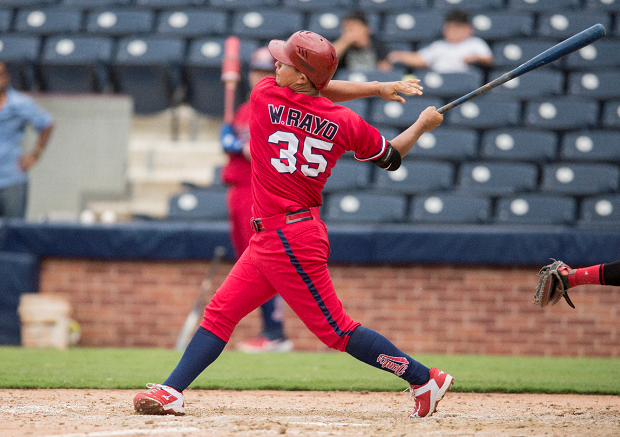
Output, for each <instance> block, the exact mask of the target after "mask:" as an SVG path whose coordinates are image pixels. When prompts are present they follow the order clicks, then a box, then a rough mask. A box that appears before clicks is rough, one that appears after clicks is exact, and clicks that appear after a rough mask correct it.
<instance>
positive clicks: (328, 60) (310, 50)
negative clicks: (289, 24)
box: [269, 30, 338, 90]
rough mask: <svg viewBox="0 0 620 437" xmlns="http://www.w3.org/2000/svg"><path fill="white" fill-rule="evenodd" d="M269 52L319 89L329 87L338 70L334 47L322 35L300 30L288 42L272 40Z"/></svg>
mask: <svg viewBox="0 0 620 437" xmlns="http://www.w3.org/2000/svg"><path fill="white" fill-rule="evenodd" d="M269 51H270V52H271V54H272V55H273V57H274V58H276V59H277V60H278V61H280V62H282V63H283V64H287V65H292V66H293V67H295V68H296V69H298V70H299V71H301V72H302V73H303V74H305V75H306V76H307V77H308V79H310V81H312V83H313V84H314V86H315V87H316V88H317V89H319V90H320V89H323V88H325V87H326V86H327V84H328V83H329V81H330V80H331V78H332V76H333V75H334V73H335V72H336V68H338V55H337V54H336V49H335V48H334V46H333V45H332V44H331V43H330V42H329V41H328V40H327V39H325V38H323V37H322V36H321V35H319V34H317V33H314V32H309V31H307V30H300V31H299V32H295V33H294V34H293V35H291V36H290V38H289V39H287V40H286V41H280V40H276V39H274V40H271V42H270V43H269Z"/></svg>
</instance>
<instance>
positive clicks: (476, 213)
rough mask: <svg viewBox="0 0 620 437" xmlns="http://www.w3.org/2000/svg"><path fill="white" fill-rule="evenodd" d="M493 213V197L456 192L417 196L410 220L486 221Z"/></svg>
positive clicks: (428, 221)
mask: <svg viewBox="0 0 620 437" xmlns="http://www.w3.org/2000/svg"><path fill="white" fill-rule="evenodd" d="M490 214H491V199H490V198H488V197H476V196H471V195H459V194H454V193H441V194H433V195H430V196H415V197H414V198H413V202H412V204H411V211H410V212H409V217H408V218H409V221H410V222H423V223H461V224H464V223H468V224H476V223H485V222H487V221H488V220H489V216H490Z"/></svg>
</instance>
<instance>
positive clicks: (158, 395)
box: [133, 383, 185, 416]
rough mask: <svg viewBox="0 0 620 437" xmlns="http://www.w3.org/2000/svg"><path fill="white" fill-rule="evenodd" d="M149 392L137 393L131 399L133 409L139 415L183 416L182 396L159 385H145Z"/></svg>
mask: <svg viewBox="0 0 620 437" xmlns="http://www.w3.org/2000/svg"><path fill="white" fill-rule="evenodd" d="M146 386H147V387H148V388H149V391H147V392H146V393H138V394H137V395H136V397H135V398H133V407H134V409H135V410H136V412H137V413H139V414H174V415H175V416H183V415H184V414H185V401H184V400H183V394H182V393H179V392H178V391H176V390H175V389H173V388H172V387H168V386H167V385H161V384H151V383H149V384H147V385H146Z"/></svg>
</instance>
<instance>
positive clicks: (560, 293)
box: [534, 258, 575, 308]
mask: <svg viewBox="0 0 620 437" xmlns="http://www.w3.org/2000/svg"><path fill="white" fill-rule="evenodd" d="M551 259H553V258H551ZM553 261H554V263H553V264H549V265H548V266H544V267H543V268H542V269H540V271H539V272H538V285H537V286H536V294H535V295H534V303H535V304H536V305H538V306H540V307H543V308H544V307H546V306H547V305H548V304H551V305H555V304H556V303H558V301H559V300H560V299H561V298H562V297H563V298H564V299H566V302H567V303H568V304H569V305H570V306H571V307H572V308H575V305H573V303H572V302H571V300H570V298H569V297H568V293H567V291H568V289H569V288H570V285H569V283H568V277H567V276H563V275H562V274H561V273H560V272H559V271H558V268H560V267H562V266H564V267H566V268H567V269H569V270H570V267H568V266H567V265H566V264H564V263H563V262H562V261H556V260H554V259H553Z"/></svg>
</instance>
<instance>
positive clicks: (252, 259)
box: [134, 31, 453, 417]
mask: <svg viewBox="0 0 620 437" xmlns="http://www.w3.org/2000/svg"><path fill="white" fill-rule="evenodd" d="M269 51H270V52H271V54H272V55H273V56H274V58H276V59H277V63H276V77H275V78H266V79H263V80H262V81H261V82H260V83H259V84H258V85H256V87H254V90H253V91H252V94H251V97H250V104H251V114H250V132H251V139H250V142H251V147H250V152H251V155H252V196H253V206H252V211H253V214H254V218H253V220H252V226H253V228H254V232H255V233H254V235H253V236H252V238H251V240H250V245H249V247H248V249H247V250H246V251H245V252H243V254H242V255H241V258H239V260H238V261H237V262H236V264H235V265H234V267H233V268H232V270H231V272H230V274H229V275H228V277H227V278H226V280H225V281H224V283H223V284H222V286H221V287H220V288H219V289H218V291H217V292H216V293H215V295H214V296H213V299H212V300H211V302H210V303H209V305H208V306H207V308H206V309H205V315H204V319H203V321H202V323H201V325H200V327H199V328H198V330H197V332H196V334H195V335H194V337H193V338H192V340H191V341H190V343H189V345H188V346H187V349H186V350H185V352H184V354H183V356H182V358H181V361H180V362H179V364H178V365H177V367H176V368H175V369H174V370H173V372H172V373H171V374H170V376H169V377H168V378H167V379H166V380H165V381H164V383H163V384H147V387H149V390H148V391H147V392H145V393H139V394H137V395H136V396H135V398H134V408H135V410H136V411H137V412H138V413H142V414H176V415H182V414H185V404H184V399H183V390H184V389H185V388H186V387H188V386H189V385H190V384H191V382H192V381H194V379H196V377H198V375H199V374H200V373H201V372H202V371H203V370H204V369H205V368H206V367H207V366H209V365H210V364H211V363H212V362H213V361H215V359H217V357H218V356H219V355H220V353H221V352H222V350H223V349H224V346H225V345H226V342H227V341H228V340H229V338H230V335H231V333H232V332H233V329H234V328H235V326H236V325H237V323H238V322H239V321H240V320H241V319H242V318H243V317H244V316H245V315H247V314H248V313H250V312H251V311H253V310H254V309H256V308H257V307H258V306H259V305H261V304H262V303H263V302H265V301H266V300H267V299H270V298H272V297H273V296H275V295H276V294H280V295H281V296H282V297H283V298H284V300H285V301H286V302H287V304H288V305H289V306H290V307H291V308H292V309H293V311H294V312H295V313H296V314H297V316H299V318H300V319H301V320H302V321H303V322H304V324H305V325H306V326H307V327H308V328H309V329H310V330H311V331H312V332H313V333H314V334H315V335H316V336H317V337H319V339H320V340H321V341H323V342H324V343H325V344H326V345H327V346H329V347H330V348H333V349H336V350H339V351H344V352H347V353H348V354H350V355H351V356H353V357H354V358H356V359H358V360H360V361H363V362H365V363H367V364H369V365H371V366H374V367H376V368H379V369H383V370H385V371H388V372H391V373H394V374H395V375H396V376H399V377H400V378H402V379H404V380H405V381H407V382H408V383H409V389H410V390H411V392H412V396H414V397H415V404H414V407H413V411H412V412H411V414H410V415H409V416H410V417H426V416H430V415H431V414H433V412H434V411H435V409H436V407H437V403H438V402H439V401H440V400H441V399H442V398H443V396H444V395H445V393H446V392H447V391H448V389H449V388H450V386H451V385H452V382H453V378H452V376H450V375H448V374H446V373H445V372H442V371H440V370H438V369H436V368H434V367H433V368H430V369H429V368H428V367H426V366H424V365H422V364H421V363H419V362H417V361H415V360H414V359H413V358H411V357H410V356H409V355H407V354H405V353H404V352H402V351H401V350H400V349H398V348H397V347H396V346H395V345H394V344H392V343H391V342H390V341H389V340H388V339H387V338H385V337H384V336H382V335H381V334H379V333H377V332H375V331H373V330H371V329H368V328H366V327H364V326H362V325H361V324H360V323H359V322H356V321H355V320H353V319H351V318H350V317H349V315H347V313H346V312H345V311H344V309H343V307H342V304H341V302H340V300H339V299H338V296H337V295H336V292H335V290H334V287H333V284H332V281H331V279H330V277H329V272H328V270H327V258H328V257H329V252H330V248H329V241H328V238H327V228H326V227H325V225H324V223H323V222H322V221H321V218H320V215H319V206H320V205H321V190H322V189H323V186H324V184H325V181H326V179H327V177H328V176H329V175H330V173H331V170H332V168H333V166H334V165H335V164H336V161H337V159H338V158H340V157H341V156H342V155H343V154H344V153H345V151H349V150H350V151H354V152H355V157H356V159H358V160H360V161H370V162H372V163H373V164H375V165H377V166H378V167H380V168H382V169H386V170H388V171H389V170H396V169H397V168H398V167H399V166H400V163H401V157H403V156H405V155H406V154H407V153H408V152H409V151H410V150H411V148H412V147H413V145H414V144H415V142H416V141H417V140H418V138H419V137H420V135H422V134H423V133H424V132H428V131H431V130H433V129H435V128H436V127H437V126H439V125H440V124H441V122H442V120H443V116H442V115H441V114H439V113H438V112H437V111H436V109H435V108H434V107H428V108H426V109H425V110H424V111H423V112H422V113H421V114H420V116H419V117H418V119H417V121H416V122H415V123H414V124H413V125H411V126H410V127H409V128H407V129H406V130H405V131H404V132H402V133H401V134H400V135H398V136H397V137H396V138H394V139H393V140H391V141H387V140H386V139H385V138H384V137H383V136H382V135H381V134H380V133H379V131H378V130H377V129H375V128H374V127H372V126H370V125H369V124H368V123H366V122H365V121H364V120H363V119H362V118H361V117H359V116H358V115H357V114H355V113H354V112H353V111H351V110H350V109H348V108H345V107H344V106H341V105H335V104H334V103H333V102H336V101H345V100H351V99H355V98H360V97H369V96H377V95H378V96H381V97H383V98H384V99H386V100H395V101H400V102H404V99H403V98H402V97H401V96H400V95H398V92H404V93H409V94H421V87H420V86H419V85H418V84H417V82H418V81H417V80H412V81H399V82H387V83H379V82H366V83H356V82H346V81H332V82H330V80H331V78H332V76H333V75H334V72H335V71H336V67H337V65H338V56H337V55H336V51H335V49H334V47H333V46H332V44H331V43H330V42H329V41H328V40H327V39H325V38H323V37H321V36H320V35H318V34H316V33H313V32H307V31H299V32H296V33H294V34H293V35H292V36H291V37H290V38H289V39H288V40H287V41H279V40H272V41H271V42H270V43H269Z"/></svg>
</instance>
